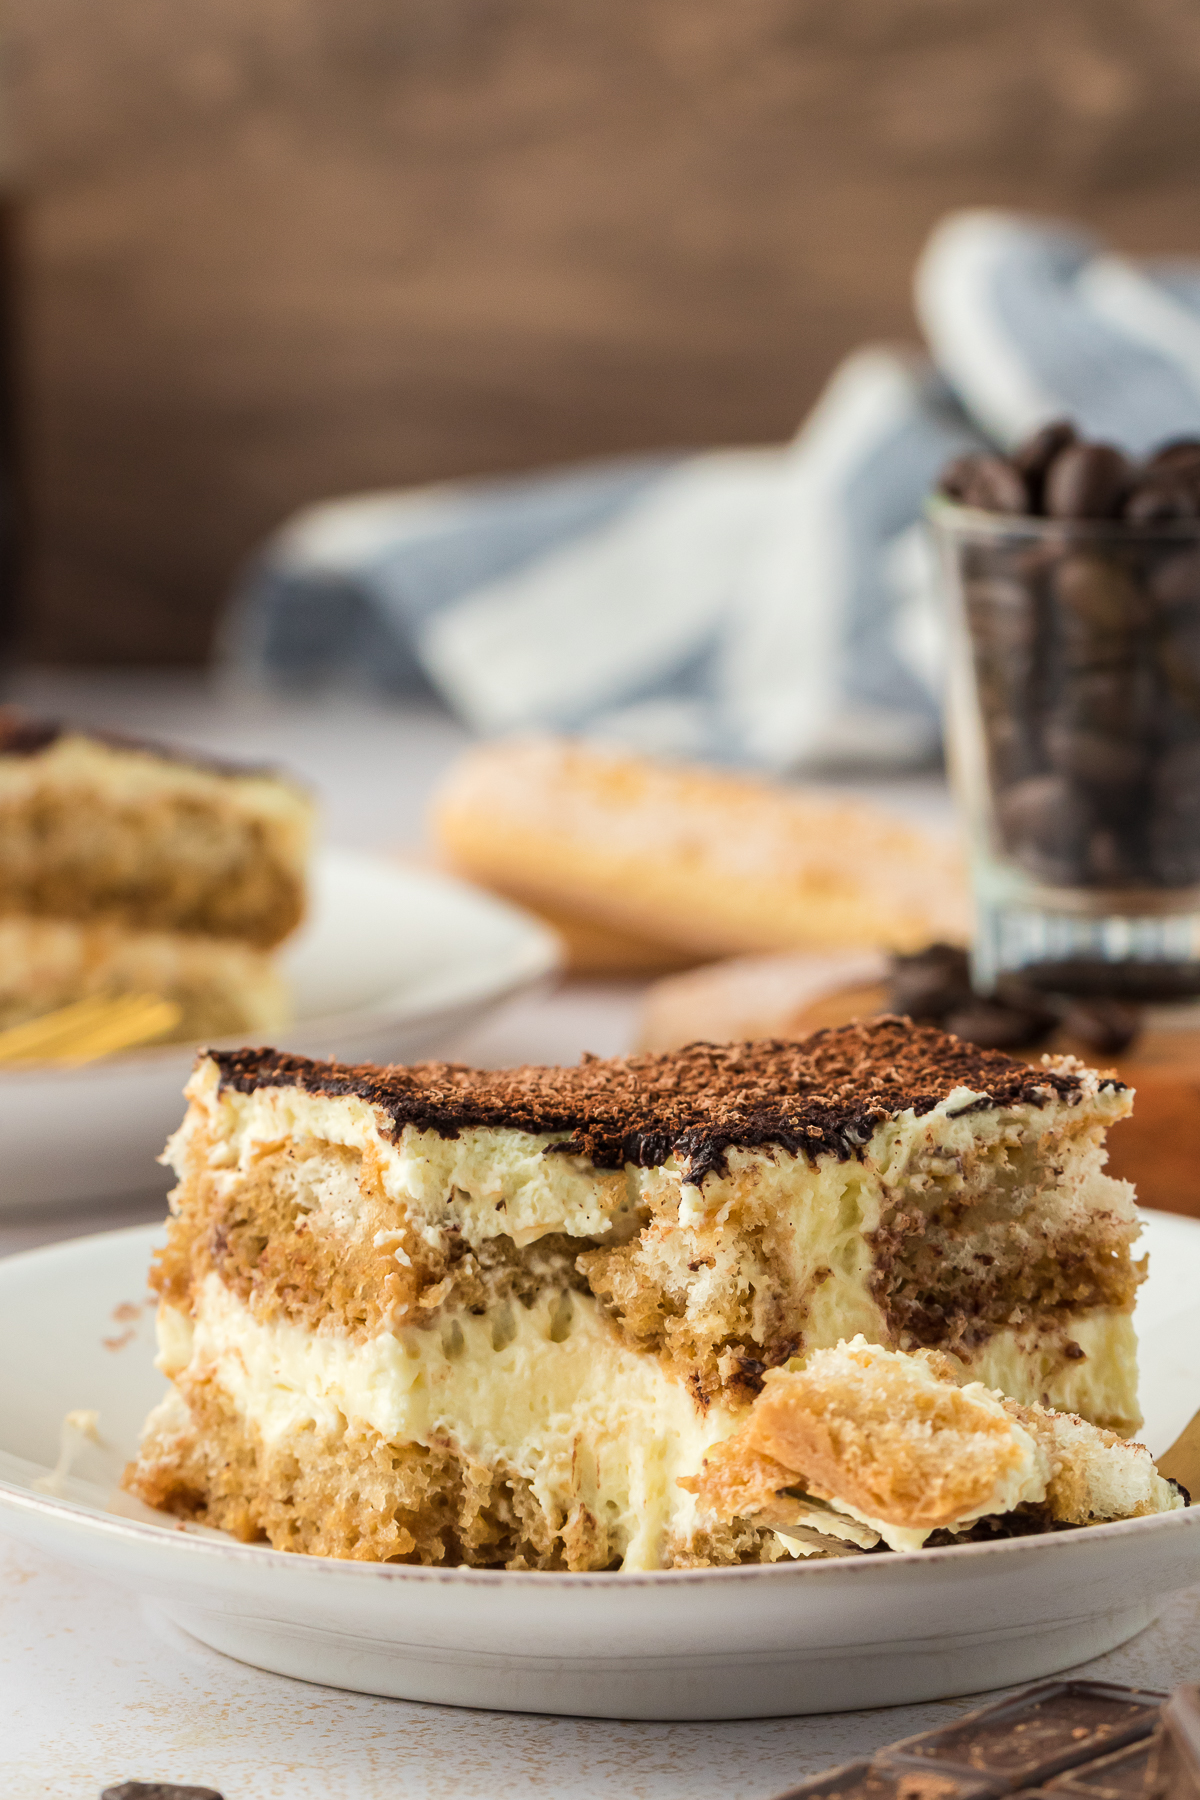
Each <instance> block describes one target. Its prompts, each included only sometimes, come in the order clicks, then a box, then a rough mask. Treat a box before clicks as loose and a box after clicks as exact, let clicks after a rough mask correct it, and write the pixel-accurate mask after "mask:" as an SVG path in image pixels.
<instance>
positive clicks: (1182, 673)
mask: <svg viewBox="0 0 1200 1800" xmlns="http://www.w3.org/2000/svg"><path fill="white" fill-rule="evenodd" d="M1158 666H1159V669H1160V670H1161V672H1162V675H1163V679H1164V680H1165V681H1166V684H1167V687H1168V688H1169V689H1170V691H1171V693H1172V695H1173V696H1174V698H1175V699H1176V700H1177V701H1178V702H1179V703H1180V705H1181V706H1185V707H1187V708H1188V709H1189V711H1195V710H1196V709H1197V708H1200V619H1197V618H1195V617H1194V616H1193V615H1191V614H1185V615H1184V620H1183V622H1182V623H1181V624H1180V625H1179V626H1178V627H1177V628H1176V629H1175V630H1171V631H1165V632H1164V633H1163V635H1162V637H1161V638H1160V639H1159V642H1158Z"/></svg>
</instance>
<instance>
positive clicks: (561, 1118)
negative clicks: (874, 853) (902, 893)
mask: <svg viewBox="0 0 1200 1800" xmlns="http://www.w3.org/2000/svg"><path fill="white" fill-rule="evenodd" d="M208 1054H210V1055H211V1056H212V1058H213V1060H214V1062H215V1063H216V1064H217V1067H218V1069H219V1070H220V1078H221V1085H222V1087H225V1088H234V1089H236V1090H237V1091H239V1092H241V1093H252V1092H253V1091H254V1090H255V1089H256V1088H269V1087H296V1088H301V1089H303V1091H304V1092H306V1093H310V1094H328V1095H332V1096H338V1095H343V1094H354V1095H358V1096H359V1097H361V1098H362V1099H364V1100H366V1101H368V1102H369V1103H371V1104H372V1105H375V1106H378V1107H380V1108H381V1109H382V1110H383V1111H384V1112H385V1113H386V1114H387V1115H388V1116H389V1118H390V1121H391V1128H392V1130H393V1131H394V1132H397V1133H398V1132H399V1131H400V1130H401V1129H402V1128H403V1127H404V1126H405V1125H414V1126H416V1127H417V1128H418V1129H420V1130H425V1131H436V1132H437V1133H438V1135H439V1136H440V1137H445V1138H454V1137H457V1136H458V1134H459V1132H461V1131H463V1130H466V1129H469V1128H471V1127H473V1126H501V1127H505V1126H506V1127H508V1128H509V1129H511V1130H516V1131H529V1132H536V1133H539V1134H540V1133H555V1134H557V1133H561V1134H563V1141H562V1142H559V1143H556V1144H553V1145H551V1146H550V1153H552V1154H555V1153H557V1154H562V1155H567V1156H584V1157H586V1158H587V1159H588V1160H589V1161H590V1162H591V1163H592V1165H593V1166H594V1167H596V1168H603V1169H620V1168H624V1167H625V1166H626V1164H629V1163H633V1164H635V1165H639V1166H641V1167H644V1168H653V1167H656V1166H657V1165H659V1164H660V1163H663V1162H665V1161H666V1160H667V1158H668V1157H670V1156H672V1155H675V1156H678V1157H679V1159H680V1160H681V1162H684V1163H686V1164H688V1165H689V1173H688V1176H687V1179H688V1180H689V1181H690V1182H693V1183H698V1182H699V1181H701V1180H702V1179H703V1177H704V1175H705V1174H707V1173H708V1172H709V1171H710V1170H714V1169H722V1168H724V1166H725V1157H726V1154H727V1152H728V1151H729V1150H730V1149H732V1148H735V1147H736V1148H744V1149H758V1148H764V1147H766V1146H775V1145H777V1146H779V1147H780V1148H781V1149H783V1150H786V1151H789V1152H790V1153H791V1154H793V1155H804V1156H807V1157H808V1158H809V1160H810V1161H815V1159H816V1158H817V1157H818V1156H820V1155H832V1156H836V1157H838V1158H839V1159H840V1160H841V1161H843V1162H845V1161H848V1160H849V1159H850V1158H852V1157H861V1155H862V1152H863V1146H864V1145H865V1144H866V1143H867V1142H868V1140H869V1139H870V1137H871V1136H872V1134H873V1133H874V1131H875V1129H876V1127H877V1126H878V1125H879V1124H881V1123H882V1122H883V1121H884V1120H885V1119H888V1118H892V1117H894V1116H895V1115H896V1114H898V1113H900V1112H904V1111H906V1110H907V1109H908V1108H910V1107H911V1108H912V1110H913V1111H914V1112H915V1113H916V1114H917V1115H918V1116H922V1115H924V1114H925V1113H927V1112H931V1111H932V1109H933V1108H934V1107H935V1106H937V1105H938V1104H939V1103H940V1102H941V1101H943V1100H945V1099H946V1098H947V1097H948V1096H949V1095H950V1094H951V1093H952V1092H953V1091H954V1089H955V1088H959V1087H966V1088H970V1089H972V1090H973V1092H974V1093H976V1094H978V1095H981V1096H982V1098H980V1099H978V1100H975V1101H973V1102H970V1103H969V1104H967V1105H966V1106H965V1107H964V1109H963V1110H964V1111H966V1112H973V1111H978V1110H981V1109H982V1108H984V1107H988V1106H997V1107H1003V1106H1012V1105H1015V1104H1026V1105H1031V1106H1044V1105H1046V1104H1047V1102H1048V1101H1050V1100H1052V1099H1062V1100H1065V1101H1067V1102H1068V1104H1071V1103H1073V1102H1075V1101H1076V1100H1078V1098H1079V1095H1080V1092H1081V1089H1080V1085H1079V1081H1078V1078H1077V1077H1076V1076H1074V1075H1073V1074H1070V1073H1064V1072H1060V1071H1057V1070H1052V1069H1033V1068H1031V1067H1030V1066H1029V1065H1028V1064H1027V1063H1023V1062H1019V1061H1017V1060H1016V1059H1015V1058H1013V1057H1010V1056H1004V1055H1002V1054H1001V1053H1000V1052H999V1051H994V1050H980V1049H977V1048H976V1047H975V1046H973V1045H971V1044H966V1043H962V1042H960V1040H959V1039H958V1038H954V1037H948V1036H947V1035H946V1034H945V1033H944V1032H941V1031H938V1030H936V1029H935V1028H934V1027H932V1026H923V1025H914V1024H913V1023H912V1021H911V1020H909V1019H897V1018H893V1017H890V1016H888V1015H886V1014H885V1015H884V1016H882V1017H881V1018H876V1019H867V1020H860V1021H858V1022H856V1023H854V1024H852V1025H845V1026H842V1027H841V1028H840V1029H838V1030H831V1031H818V1032H814V1033H813V1035H812V1036H811V1037H808V1038H805V1039H803V1040H801V1041H800V1042H795V1041H789V1042H783V1041H780V1040H778V1039H769V1038H768V1039H762V1040H760V1041H758V1042H754V1043H748V1044H688V1045H686V1046H685V1047H684V1048H683V1049H682V1050H675V1051H671V1052H669V1053H667V1054H666V1055H657V1056H656V1055H641V1056H627V1057H614V1058H612V1059H611V1060H609V1061H601V1059H600V1058H599V1057H595V1056H585V1057H584V1058H583V1059H582V1061H580V1062H579V1063H577V1064H575V1065H574V1066H573V1067H570V1068H522V1069H504V1070H480V1069H469V1068H465V1067H463V1066H462V1065H461V1064H458V1063H413V1064H409V1065H407V1066H399V1065H395V1066H391V1067H387V1068H381V1067H376V1066H375V1065H373V1064H370V1063H364V1064H358V1065H347V1064H345V1063H336V1062H311V1061H309V1060H308V1059H307V1058H306V1057H301V1056H287V1055H284V1054H283V1053H282V1052H280V1051H278V1050H213V1051H210V1052H208ZM1112 1085H1114V1086H1117V1087H1119V1086H1120V1085H1121V1084H1120V1083H1119V1082H1114V1083H1113V1084H1112Z"/></svg>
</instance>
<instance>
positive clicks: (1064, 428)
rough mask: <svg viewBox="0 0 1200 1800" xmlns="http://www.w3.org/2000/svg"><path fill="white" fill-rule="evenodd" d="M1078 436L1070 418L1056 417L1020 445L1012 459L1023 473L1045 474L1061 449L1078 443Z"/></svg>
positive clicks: (1026, 474)
mask: <svg viewBox="0 0 1200 1800" xmlns="http://www.w3.org/2000/svg"><path fill="white" fill-rule="evenodd" d="M1078 437H1079V433H1078V432H1077V431H1076V429H1075V427H1074V426H1073V425H1072V424H1071V421H1070V420H1069V419H1054V420H1052V422H1051V423H1050V424H1049V425H1043V426H1042V427H1041V428H1040V430H1038V431H1035V432H1034V434H1033V436H1032V437H1028V438H1026V439H1025V442H1024V443H1023V444H1020V445H1018V447H1017V448H1016V449H1015V450H1014V451H1013V453H1012V460H1013V462H1014V463H1015V464H1016V466H1017V468H1018V469H1019V470H1020V472H1021V474H1022V475H1025V476H1030V475H1034V476H1041V475H1044V474H1045V473H1046V470H1047V469H1048V468H1049V467H1050V464H1051V463H1052V462H1053V461H1054V458H1055V457H1056V456H1057V455H1058V453H1059V451H1060V450H1065V449H1066V447H1067V445H1068V444H1074V443H1076V442H1077V440H1078Z"/></svg>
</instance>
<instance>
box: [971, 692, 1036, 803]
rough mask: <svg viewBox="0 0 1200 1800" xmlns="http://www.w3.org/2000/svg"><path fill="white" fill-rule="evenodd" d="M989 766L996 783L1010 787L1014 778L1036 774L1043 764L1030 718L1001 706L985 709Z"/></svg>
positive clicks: (1001, 786)
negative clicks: (1005, 709) (1015, 714)
mask: <svg viewBox="0 0 1200 1800" xmlns="http://www.w3.org/2000/svg"><path fill="white" fill-rule="evenodd" d="M985 712H986V726H987V747H988V766H989V768H990V770H991V777H992V782H993V785H994V786H996V787H1000V788H1009V787H1012V786H1013V785H1014V783H1015V782H1018V781H1024V780H1025V778H1026V777H1027V776H1029V775H1036V774H1037V773H1038V771H1039V768H1040V766H1041V755H1040V750H1039V745H1038V734H1037V732H1036V731H1035V729H1034V726H1033V722H1032V720H1030V719H1029V718H1026V717H1022V716H1020V715H1017V716H1016V717H1014V716H1013V714H1012V713H1011V712H1009V711H1004V710H1002V709H1001V708H1000V707H998V706H997V707H995V708H994V709H985Z"/></svg>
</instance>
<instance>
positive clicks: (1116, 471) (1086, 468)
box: [1044, 444, 1133, 519]
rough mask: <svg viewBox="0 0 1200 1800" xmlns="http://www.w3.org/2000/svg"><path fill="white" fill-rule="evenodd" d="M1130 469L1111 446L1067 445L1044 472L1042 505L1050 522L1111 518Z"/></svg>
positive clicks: (1128, 478) (1124, 490)
mask: <svg viewBox="0 0 1200 1800" xmlns="http://www.w3.org/2000/svg"><path fill="white" fill-rule="evenodd" d="M1132 473H1133V472H1132V470H1131V468H1130V465H1129V463H1128V462H1127V461H1126V459H1125V457H1123V456H1122V455H1121V452H1120V451H1119V450H1117V449H1114V448H1113V446H1112V445H1111V444H1068V445H1067V446H1066V448H1065V449H1064V450H1060V451H1059V453H1058V455H1057V456H1056V457H1055V458H1054V461H1053V462H1052V463H1051V464H1050V467H1049V468H1048V469H1047V470H1046V480H1045V489H1044V503H1045V507H1046V516H1047V517H1048V518H1051V519H1111V518H1113V517H1114V516H1115V514H1116V512H1117V508H1118V507H1119V505H1120V503H1121V501H1122V500H1123V499H1124V497H1125V494H1126V492H1127V490H1128V488H1129V486H1130V483H1131V480H1132Z"/></svg>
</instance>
